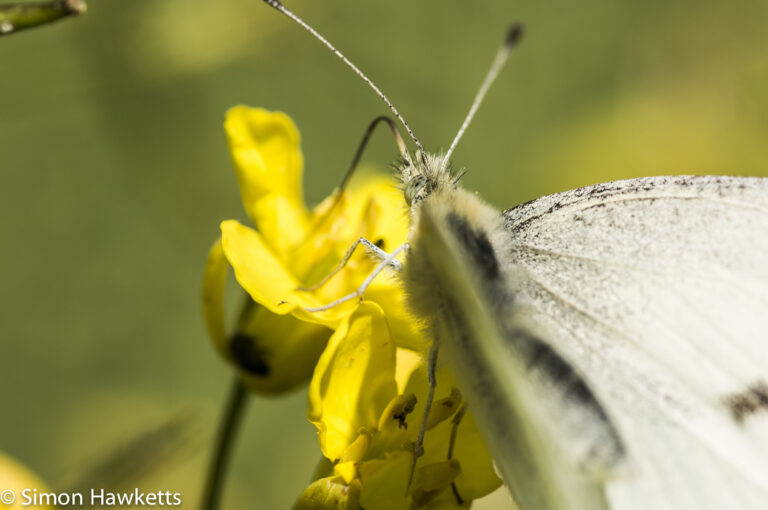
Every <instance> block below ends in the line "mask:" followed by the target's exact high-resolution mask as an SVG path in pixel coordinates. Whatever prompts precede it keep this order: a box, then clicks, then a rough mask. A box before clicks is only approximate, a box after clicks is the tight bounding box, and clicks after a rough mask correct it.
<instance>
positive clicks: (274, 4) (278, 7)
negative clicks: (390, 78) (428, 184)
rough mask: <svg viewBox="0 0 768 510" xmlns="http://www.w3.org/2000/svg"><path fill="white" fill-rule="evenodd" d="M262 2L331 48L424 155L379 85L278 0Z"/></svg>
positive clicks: (403, 120) (419, 144)
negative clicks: (381, 103) (387, 110)
mask: <svg viewBox="0 0 768 510" xmlns="http://www.w3.org/2000/svg"><path fill="white" fill-rule="evenodd" d="M264 2H266V3H267V5H269V6H270V7H272V8H274V9H276V10H277V11H280V12H281V13H283V14H284V15H286V16H287V17H288V18H290V19H291V20H293V21H294V22H296V24H298V25H299V26H300V27H302V28H303V29H304V30H306V31H307V32H309V33H310V34H312V35H313V36H314V37H315V38H316V39H317V40H319V41H320V42H321V43H323V44H324V45H325V46H326V47H327V48H328V49H329V50H331V51H332V52H333V53H334V54H335V55H336V56H337V57H339V58H340V59H341V61H342V62H344V63H345V64H347V66H348V67H349V68H350V69H352V70H353V71H354V72H355V73H356V74H357V75H358V76H359V77H360V78H362V80H363V81H364V82H365V83H367V84H368V86H369V87H371V88H372V89H373V91H374V92H376V95H378V96H379V97H380V98H381V100H382V101H384V102H385V103H386V105H387V106H388V107H389V109H390V110H391V111H392V113H393V114H394V115H395V117H397V120H399V121H400V123H401V124H402V125H403V127H404V128H405V130H406V131H407V132H408V135H409V136H410V137H411V140H413V143H415V144H416V147H417V148H418V149H419V152H421V154H422V158H423V157H424V156H423V155H424V147H422V145H421V142H419V139H418V138H416V135H414V134H413V131H411V128H410V127H409V126H408V123H407V122H405V119H404V118H403V116H402V115H400V112H398V111H397V108H395V105H393V104H392V102H391V101H390V100H389V99H387V96H385V95H384V93H383V92H382V91H381V90H379V87H377V86H376V85H374V83H373V82H372V81H371V80H370V78H368V77H367V76H366V75H365V74H363V72H362V71H361V70H360V69H358V67H357V66H356V65H355V64H353V63H352V62H350V60H349V59H348V58H347V57H345V56H344V55H343V54H342V53H341V52H340V51H339V50H337V49H336V47H335V46H334V45H333V44H331V43H330V42H328V40H327V39H326V38H325V37H323V36H322V35H320V34H319V33H318V32H317V30H315V29H314V28H312V27H311V26H309V25H308V24H307V23H306V22H305V21H304V20H302V19H301V18H299V17H298V16H296V15H295V14H294V13H292V12H291V11H289V10H288V9H287V8H286V7H285V6H284V5H283V4H282V3H280V2H279V1H278V0H264Z"/></svg>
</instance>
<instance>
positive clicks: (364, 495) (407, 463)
mask: <svg viewBox="0 0 768 510" xmlns="http://www.w3.org/2000/svg"><path fill="white" fill-rule="evenodd" d="M411 459H412V456H411V455H410V454H408V453H406V452H400V453H399V454H396V455H393V456H391V457H390V458H389V459H387V460H386V461H380V460H376V461H371V462H367V463H363V465H362V466H360V477H361V479H362V487H361V488H360V506H361V507H362V508H365V510H410V508H411V505H410V498H409V497H408V495H407V488H408V475H409V473H410V470H411Z"/></svg>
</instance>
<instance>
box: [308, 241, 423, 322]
mask: <svg viewBox="0 0 768 510" xmlns="http://www.w3.org/2000/svg"><path fill="white" fill-rule="evenodd" d="M369 242H370V241H369ZM374 246H375V245H374ZM407 248H408V243H403V244H401V245H400V246H398V247H397V248H396V249H395V251H393V252H392V253H388V254H387V255H386V257H384V260H382V261H381V262H379V265H377V266H376V269H374V270H373V272H372V273H371V274H370V275H368V278H366V279H365V281H363V283H362V285H360V287H358V289H357V290H356V291H355V292H353V293H351V294H347V295H346V296H344V297H340V298H339V299H337V300H335V301H331V302H330V303H328V304H327V305H323V306H318V307H316V308H305V310H306V311H308V312H324V311H325V310H329V309H331V308H333V307H334V306H337V305H340V304H342V303H346V302H347V301H351V300H353V299H355V298H358V297H360V296H362V295H363V293H364V292H365V291H366V289H368V287H370V285H371V283H372V282H373V280H374V279H375V278H376V277H377V276H378V275H379V273H381V272H382V271H384V268H386V267H388V266H392V267H397V268H399V267H400V261H398V260H397V256H398V255H400V253H402V252H403V251H405V250H406V249H407ZM384 253H386V252H384ZM395 262H396V263H397V265H395V264H394V263H395Z"/></svg>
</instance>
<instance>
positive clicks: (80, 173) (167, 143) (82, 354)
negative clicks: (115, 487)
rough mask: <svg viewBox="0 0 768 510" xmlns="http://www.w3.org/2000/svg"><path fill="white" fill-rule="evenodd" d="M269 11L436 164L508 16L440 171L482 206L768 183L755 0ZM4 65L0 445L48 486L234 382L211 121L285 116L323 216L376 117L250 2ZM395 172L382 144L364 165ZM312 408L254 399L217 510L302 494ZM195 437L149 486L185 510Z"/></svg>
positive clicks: (155, 6) (216, 145)
mask: <svg viewBox="0 0 768 510" xmlns="http://www.w3.org/2000/svg"><path fill="white" fill-rule="evenodd" d="M287 5H288V6H289V7H290V8H292V9H293V10H294V11H295V12H297V13H298V14H299V15H300V16H302V17H304V18H305V19H306V20H307V21H308V22H310V23H311V24H313V25H314V26H315V27H316V28H317V29H318V30H319V31H320V32H321V33H323V34H324V35H325V36H326V37H328V38H329V39H330V40H331V41H332V42H334V43H335V44H336V45H337V46H338V47H339V48H340V49H341V50H342V51H344V52H346V53H347V55H348V56H349V57H350V58H351V59H352V60H353V61H354V62H356V63H357V64H358V65H359V66H360V67H361V68H362V69H363V70H365V71H366V72H368V73H369V74H370V76H371V77H372V78H373V79H374V81H375V82H376V83H377V84H378V85H379V87H381V88H382V90H384V91H385V92H386V93H387V94H388V95H389V96H390V98H391V99H392V101H393V102H394V103H395V104H396V105H397V106H398V108H399V109H400V111H401V112H402V113H403V114H404V116H405V117H406V119H407V120H408V122H409V123H410V124H411V126H412V127H413V129H414V130H415V132H416V134H417V135H418V136H419V137H420V139H421V141H422V142H423V143H424V145H425V146H426V147H428V148H431V149H433V150H438V149H441V148H446V147H447V145H448V144H449V143H450V141H451V139H452V137H453V135H454V134H455V131H456V130H457V128H458V126H459V124H460V122H461V120H462V118H463V116H464V114H465V113H466V110H467V108H468V107H469V104H470V102H471V99H472V96H473V94H474V93H475V90H476V87H477V86H478V85H479V82H480V81H481V78H482V76H483V74H484V73H485V71H486V68H487V66H488V64H489V63H490V61H491V59H492V57H493V54H494V52H495V51H496V48H497V46H498V44H499V42H500V40H501V38H502V35H503V33H504V31H505V28H506V26H507V24H508V22H509V21H511V20H522V21H523V22H525V24H526V26H527V33H526V37H525V39H524V41H523V44H522V45H521V46H520V47H519V50H518V51H516V54H515V55H513V57H512V58H511V59H510V61H509V63H508V65H507V67H506V69H504V71H503V72H502V74H501V76H500V78H499V80H498V82H497V83H496V85H495V87H494V88H493V89H492V90H491V92H490V94H489V95H488V97H487V100H486V103H485V105H484V106H483V108H482V109H481V110H480V112H479V114H478V116H477V117H476V119H475V122H474V124H473V125H472V127H471V128H470V129H469V131H468V133H467V135H466V137H465V138H464V140H463V142H462V143H461V145H460V146H459V148H458V150H457V152H456V154H455V163H456V165H457V166H466V167H467V169H468V170H470V172H469V173H468V174H467V177H466V179H465V183H466V185H467V186H468V187H469V188H471V189H476V190H478V191H479V192H480V193H481V195H482V196H484V197H485V198H486V199H487V200H489V201H490V202H491V203H493V204H494V205H496V206H498V207H509V206H512V205H515V204H517V203H519V202H521V201H525V200H529V199H532V198H535V197H537V196H540V195H542V194H546V193H552V192H555V191H560V190H564V189H568V188H572V187H575V186H581V185H587V184H591V183H595V182H599V181H605V180H612V179H619V178H626V177H635V176H641V175H652V174H667V173H673V174H674V173H735V174H748V175H768V31H766V30H765V20H766V19H768V3H767V2H765V1H764V0H760V1H742V2H735V3H728V4H726V3H724V2H715V1H709V2H702V1H650V2H600V1H595V0H585V1H582V2H569V1H565V0H556V1H551V2H535V1H532V0H521V1H517V2H509V1H501V0H498V1H485V2H470V1H466V0H465V1H461V2H458V1H457V2H447V1H445V0H442V1H439V0H419V1H416V2H414V1H406V0H391V1H389V2H371V1H369V2H344V1H341V0H324V1H314V2H309V1H306V0H295V1H290V2H287ZM0 66H1V67H0V69H1V71H0V97H2V108H1V109H0V232H1V233H2V250H0V257H1V258H0V282H1V287H0V288H1V289H2V292H0V338H2V340H1V341H2V347H0V377H1V379H0V399H1V400H0V402H1V403H2V419H1V420H0V450H3V451H6V452H8V453H10V454H11V455H14V456H16V457H17V458H19V459H21V460H22V461H24V462H25V463H27V464H28V465H30V466H31V467H32V468H33V469H35V470H37V471H38V472H39V473H40V474H41V475H42V476H43V477H44V478H46V479H47V480H49V481H50V482H51V483H52V484H56V483H57V480H61V479H64V478H66V477H67V476H72V475H73V473H74V474H76V473H77V472H78V470H82V469H85V467H87V466H88V465H91V464H92V463H93V462H94V461H95V460H96V459H98V458H99V457H100V456H101V455H102V454H104V453H106V452H108V451H110V449H111V448H113V446H114V445H119V444H121V443H123V442H125V441H126V440H128V438H130V437H131V436H132V435H135V434H136V433H138V432H140V431H142V430H146V429H147V428H151V427H152V426H154V425H156V424H157V423H160V422H162V421H163V420H165V419H167V418H169V417H170V416H173V415H174V414H176V413H177V412H179V411H180V410H183V409H193V412H195V413H197V414H198V415H200V416H201V417H203V421H204V422H205V423H206V424H207V426H208V428H207V429H206V431H207V432H206V433H207V434H210V433H212V430H211V429H212V428H213V427H214V424H215V422H216V420H217V416H218V414H219V407H220V405H221V403H222V401H223V399H224V397H225V395H226V392H227V387H228V384H229V380H230V371H229V370H228V369H227V367H226V366H225V365H224V363H223V362H222V361H221V360H219V359H218V357H217V356H216V354H215V353H214V350H213V348H212V346H211V345H210V344H209V341H208V339H207V338H206V334H205V331H204V327H203V324H202V319H201V316H200V302H199V301H200V298H199V296H200V281H201V273H202V269H203V265H204V263H205V257H206V253H207V250H208V248H209V246H210V244H211V242H212V241H213V240H214V238H215V237H216V236H217V229H218V223H219V222H220V221H221V220H223V219H226V218H239V219H244V216H245V215H244V213H243V210H242V207H241V205H240V203H239V193H238V190H237V187H236V183H235V178H234V175H233V172H232V170H231V164H230V160H229V154H228V152H227V147H226V143H225V139H224V135H223V131H222V127H221V124H222V120H223V115H224V111H225V110H226V109H227V108H228V107H229V106H232V105H235V104H238V103H245V104H249V105H253V106H263V107H266V108H270V109H280V110H284V111H286V112H288V113H289V114H290V115H291V116H292V117H293V118H294V119H295V120H296V122H297V124H298V126H299V128H300V129H301V131H302V135H303V148H304V151H305V156H306V163H307V164H306V169H305V181H306V190H307V191H306V196H307V198H308V200H309V201H310V202H316V201H317V200H319V199H320V198H322V197H323V196H325V195H326V194H327V193H328V192H329V191H330V190H331V189H332V188H333V186H334V185H335V184H336V183H337V182H338V181H339V179H340V178H341V176H342V174H343V171H344V169H345V168H346V165H347V164H348V162H349V160H350V158H351V156H352V154H353V152H354V149H355V147H356V144H357V143H358V141H359V138H360V137H361V135H362V132H363V130H364V128H365V126H366V125H367V123H368V122H369V121H370V120H371V119H372V118H373V117H374V116H376V115H379V114H382V113H386V110H385V108H384V107H383V105H382V104H381V103H380V101H379V100H378V99H377V98H376V97H375V96H374V95H373V94H372V93H371V91H370V90H368V89H367V88H366V87H365V86H363V85H362V83H361V82H360V81H359V80H358V79H357V78H356V77H355V76H354V75H353V74H352V73H351V72H350V71H349V70H348V69H346V68H344V67H343V66H342V65H341V64H340V62H338V61H337V60H336V59H335V58H334V57H333V56H332V55H330V54H329V52H328V51H327V50H326V49H325V48H323V47H322V46H321V45H320V44H318V43H317V41H313V40H311V39H310V38H309V36H308V35H307V34H306V33H305V32H303V31H302V30H300V29H299V28H298V27H297V26H295V25H293V24H292V23H290V22H289V21H288V20H286V19H285V18H283V17H282V16H280V15H279V14H278V13H276V12H274V11H272V10H271V9H269V8H268V7H267V6H265V5H264V4H263V3H262V2H261V1H259V0H217V1H215V2H214V1H200V0H134V1H131V2H125V1H118V0H112V1H91V2H90V5H89V12H88V13H87V15H85V16H84V17H82V18H78V19H69V20H66V21H62V22H60V23H57V24H55V25H51V26H48V27H44V28H40V29H36V30H30V31H27V32H24V33H20V34H18V35H14V36H10V37H3V38H1V39H0ZM394 155H395V151H394V144H393V143H392V141H391V138H390V137H389V136H388V135H386V134H384V132H383V131H382V134H380V135H378V136H377V137H376V139H375V141H374V143H373V147H372V149H371V150H370V152H368V154H367V157H366V159H367V160H368V161H369V162H373V163H378V164H381V165H382V166H383V165H385V164H386V163H388V162H389V161H390V160H391V159H392V158H393V157H394ZM305 399H306V396H305V394H304V393H303V392H300V393H297V394H293V395H291V396H289V397H288V398H285V399H282V400H264V399H256V400H253V402H252V404H251V407H250V411H249V413H248V416H247V419H246V421H245V422H244V424H243V425H244V427H243V430H242V436H241V438H240V441H239V443H238V449H237V452H236V455H235V457H234V462H233V466H232V471H231V477H230V479H229V485H228V487H227V491H226V494H225V500H224V507H225V508H228V509H232V510H237V509H246V508H247V509H253V508H267V509H271V508H285V507H287V506H288V505H289V504H290V503H291V502H292V501H293V500H294V499H295V497H296V496H297V495H298V494H299V492H300V491H301V489H302V488H303V487H304V486H305V485H306V483H307V481H308V479H309V477H310V474H311V471H312V468H313V466H314V464H315V462H316V460H317V459H318V456H319V451H318V448H317V445H316V440H315V435H314V430H313V428H312V427H311V426H310V425H309V424H308V423H306V419H305V412H306V400H305ZM204 439H206V438H204ZM207 443H208V441H203V442H201V444H200V445H198V446H197V447H196V448H195V452H194V453H193V454H192V455H191V456H188V457H187V458H185V460H184V461H183V462H182V463H180V464H178V465H177V466H176V468H174V470H173V471H172V472H169V473H167V474H165V475H163V476H166V477H167V481H163V482H162V484H161V487H162V488H167V489H169V490H179V491H182V492H183V494H184V502H185V504H184V507H186V508H192V507H194V505H195V501H196V500H197V498H198V495H199V492H200V485H201V480H202V476H203V464H204V462H205V461H206V460H207V455H208V450H207V448H208V447H207V446H206V445H207Z"/></svg>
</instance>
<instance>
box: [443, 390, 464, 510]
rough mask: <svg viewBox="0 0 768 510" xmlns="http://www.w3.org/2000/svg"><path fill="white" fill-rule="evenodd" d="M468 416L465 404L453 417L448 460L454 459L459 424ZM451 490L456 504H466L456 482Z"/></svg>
mask: <svg viewBox="0 0 768 510" xmlns="http://www.w3.org/2000/svg"><path fill="white" fill-rule="evenodd" d="M465 414H467V404H466V403H465V404H463V405H462V406H461V408H459V411H458V412H457V413H456V416H454V417H453V419H452V420H451V425H452V426H451V440H450V442H449V443H448V460H451V459H452V458H453V448H454V446H455V445H456V436H457V435H458V433H459V424H460V423H461V420H462V419H463V418H464V415H465ZM451 490H452V491H453V495H454V496H455V497H456V502H457V503H458V504H459V505H463V504H464V500H463V499H461V495H460V494H459V489H458V488H456V482H451Z"/></svg>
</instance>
